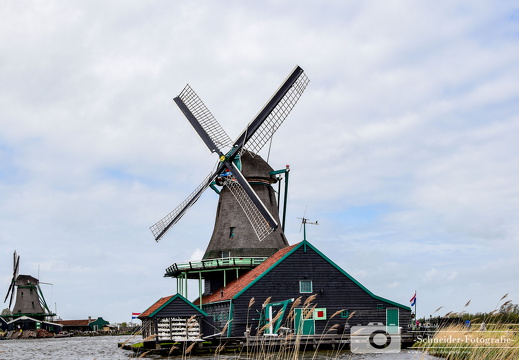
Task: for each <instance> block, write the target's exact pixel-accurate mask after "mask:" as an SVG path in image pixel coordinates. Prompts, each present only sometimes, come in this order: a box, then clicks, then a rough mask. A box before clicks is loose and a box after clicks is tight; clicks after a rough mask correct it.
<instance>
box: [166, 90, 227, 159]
mask: <svg viewBox="0 0 519 360" xmlns="http://www.w3.org/2000/svg"><path fill="white" fill-rule="evenodd" d="M174 101H175V103H176V104H177V106H178V107H179V108H180V110H182V112H183V113H184V115H185V116H186V118H187V119H188V120H189V122H190V123H191V125H192V126H193V127H194V128H195V130H196V132H197V133H198V135H199V136H200V137H201V138H202V140H203V141H204V142H205V144H206V145H207V147H208V148H209V150H210V151H211V152H215V151H217V150H218V147H220V148H222V147H230V146H231V145H232V141H231V138H230V137H229V135H227V133H226V132H225V130H224V129H223V128H222V127H221V126H220V124H219V123H218V121H216V119H215V118H214V116H213V114H211V112H210V111H209V109H208V108H207V107H206V106H205V104H204V103H203V101H202V100H201V99H200V98H199V97H198V95H197V94H196V93H195V92H194V91H193V89H191V87H190V86H189V84H188V85H186V87H185V88H184V90H182V92H181V93H180V95H179V96H178V97H176V98H175V99H174ZM201 129H203V131H200V130H201Z"/></svg>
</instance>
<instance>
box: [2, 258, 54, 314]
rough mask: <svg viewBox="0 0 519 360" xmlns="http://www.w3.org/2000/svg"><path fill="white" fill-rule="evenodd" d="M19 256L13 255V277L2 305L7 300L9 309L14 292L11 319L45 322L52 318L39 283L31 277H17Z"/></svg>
mask: <svg viewBox="0 0 519 360" xmlns="http://www.w3.org/2000/svg"><path fill="white" fill-rule="evenodd" d="M19 266H20V256H19V255H17V254H16V251H15V252H14V255H13V277H12V279H11V284H10V286H9V289H8V290H7V295H6V296H5V299H4V303H5V302H6V301H7V299H8V298H10V299H9V308H11V305H12V303H13V298H14V294H15V291H16V301H15V303H14V307H13V308H12V310H11V315H10V316H11V317H13V318H18V317H22V316H28V317H30V318H32V319H35V320H46V319H47V317H51V316H54V315H55V314H53V313H52V312H51V311H50V310H49V308H48V306H47V303H46V302H45V298H44V297H43V292H42V291H41V288H40V281H39V280H38V279H36V278H35V277H33V276H31V275H19Z"/></svg>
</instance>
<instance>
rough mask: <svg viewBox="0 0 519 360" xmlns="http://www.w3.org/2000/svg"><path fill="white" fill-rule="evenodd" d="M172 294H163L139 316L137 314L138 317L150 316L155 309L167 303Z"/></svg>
mask: <svg viewBox="0 0 519 360" xmlns="http://www.w3.org/2000/svg"><path fill="white" fill-rule="evenodd" d="M173 296H174V295H170V296H165V297H162V298H160V299H159V300H158V301H157V302H155V303H154V304H153V305H151V306H150V307H149V308H147V309H146V310H145V311H143V312H142V313H141V314H140V315H139V316H137V318H138V319H143V318H145V317H148V316H150V315H151V314H153V313H154V312H155V311H157V310H158V309H160V308H161V307H162V306H163V305H164V304H165V303H167V302H168V301H169V300H171V298H172V297H173Z"/></svg>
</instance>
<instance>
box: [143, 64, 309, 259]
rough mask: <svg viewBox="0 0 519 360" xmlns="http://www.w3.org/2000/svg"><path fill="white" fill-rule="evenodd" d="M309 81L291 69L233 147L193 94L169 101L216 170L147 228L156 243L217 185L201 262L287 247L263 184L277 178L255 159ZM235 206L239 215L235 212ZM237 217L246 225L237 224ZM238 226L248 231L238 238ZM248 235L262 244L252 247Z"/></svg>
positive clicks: (300, 71) (185, 92) (272, 200)
mask: <svg viewBox="0 0 519 360" xmlns="http://www.w3.org/2000/svg"><path fill="white" fill-rule="evenodd" d="M308 82H309V80H308V78H307V77H306V75H305V74H304V72H303V69H301V68H300V67H299V66H296V67H295V69H294V70H293V71H292V72H291V73H290V75H289V76H288V77H287V79H286V80H285V81H284V82H283V84H282V85H281V86H280V87H279V89H278V90H277V91H276V92H275V93H274V95H273V96H272V97H271V98H270V100H269V101H268V102H267V103H266V105H265V106H264V107H263V108H262V110H261V111H260V112H259V113H258V114H257V115H256V116H255V117H254V119H253V120H252V121H251V122H250V123H249V124H248V125H247V126H246V127H245V129H244V130H243V131H242V133H241V134H240V135H239V136H238V137H237V138H236V140H235V141H234V142H233V141H231V139H230V137H229V136H228V135H227V133H226V132H225V131H224V130H223V128H222V127H221V126H220V124H219V123H218V122H217V121H216V119H215V118H214V117H213V115H212V114H211V112H210V111H209V109H208V108H207V107H206V106H205V104H204V103H203V102H202V100H201V99H200V98H199V97H198V95H197V94H196V93H195V92H194V91H193V89H192V88H191V87H190V86H189V85H186V87H185V88H184V89H183V90H182V92H181V93H180V95H179V96H177V97H176V98H174V101H175V103H176V104H177V106H178V107H179V108H180V110H181V111H182V113H183V114H184V116H185V117H186V118H187V120H188V121H189V122H190V124H191V125H192V126H193V128H194V129H195V131H196V132H197V133H198V135H199V136H200V138H201V139H202V140H203V142H204V143H205V144H206V146H207V147H208V148H209V151H211V152H212V153H216V154H217V155H218V162H217V164H216V167H215V170H214V171H212V172H210V173H209V175H208V176H207V177H206V178H205V179H204V180H203V181H202V183H201V184H200V185H199V186H198V187H197V188H196V189H195V190H194V191H193V192H192V193H191V195H189V196H188V197H187V198H186V199H185V200H184V201H183V202H182V203H181V204H180V205H179V206H178V207H177V208H175V209H174V210H173V211H172V212H170V213H169V214H168V215H166V216H165V217H164V218H162V219H161V220H160V221H158V222H157V223H156V224H155V225H153V226H151V227H150V229H151V231H152V233H153V235H154V236H155V240H156V241H159V240H160V239H161V238H162V237H163V236H164V234H165V233H166V232H167V231H168V230H169V229H170V228H171V227H172V226H173V225H175V224H176V223H177V222H178V221H179V220H180V219H181V218H182V216H183V215H184V214H185V213H186V211H187V210H188V209H189V208H190V207H191V206H192V205H193V204H194V203H195V202H196V201H197V200H198V199H199V198H200V196H201V195H202V193H203V192H204V191H205V190H206V189H207V188H208V187H209V186H211V187H213V186H214V184H216V185H219V186H222V190H221V192H220V198H219V203H218V210H217V216H216V221H215V228H214V231H213V236H212V237H211V241H210V242H209V246H208V249H207V250H206V253H205V255H204V258H211V257H216V256H219V255H222V256H223V255H224V254H226V253H228V252H231V251H232V252H233V255H240V256H243V255H245V256H260V255H261V256H269V255H271V254H272V253H274V252H275V251H276V250H278V249H280V248H282V247H285V246H287V245H288V242H287V241H286V238H285V236H284V234H283V233H282V231H277V233H279V234H278V235H277V236H275V235H274V234H273V231H274V230H275V229H276V228H278V224H279V215H278V213H277V206H276V205H275V202H276V201H275V196H274V191H273V190H272V189H271V187H270V186H264V185H270V184H272V183H274V182H275V181H276V177H275V176H272V175H271V174H269V173H270V172H272V168H271V167H270V166H269V165H268V164H267V163H266V162H265V161H264V160H263V159H262V158H261V157H260V156H259V155H257V154H258V152H259V151H260V150H261V149H262V148H263V146H264V145H265V144H266V143H267V142H268V141H269V140H270V139H271V138H272V136H273V135H274V133H275V131H276V130H277V129H278V128H279V126H280V125H281V124H282V123H283V121H284V120H285V118H286V117H287V116H288V114H289V113H290V111H291V110H292V108H293V107H294V106H295V104H296V103H297V101H298V100H299V98H300V96H301V94H302V93H303V91H304V89H305V88H306V86H307V84H308ZM231 195H232V196H231ZM231 199H234V200H231ZM236 203H237V204H238V205H239V207H238V210H239V208H241V209H242V211H238V210H236V207H235V206H234V204H236ZM238 212H239V214H238ZM242 215H244V216H245V221H242V218H241V216H242ZM233 223H234V226H233ZM244 223H246V225H244ZM240 226H241V227H242V228H243V227H244V226H246V227H247V229H250V231H247V229H245V228H243V229H242V230H243V231H242V233H241V234H239V231H238V230H240V229H238V227H240ZM233 231H236V234H235V233H233ZM244 232H245V233H246V234H243V233H244ZM251 234H253V236H254V237H256V238H257V239H258V240H259V242H263V243H262V244H261V245H254V244H252V242H251V237H252V236H251ZM239 252H241V254H239ZM265 252H266V253H265Z"/></svg>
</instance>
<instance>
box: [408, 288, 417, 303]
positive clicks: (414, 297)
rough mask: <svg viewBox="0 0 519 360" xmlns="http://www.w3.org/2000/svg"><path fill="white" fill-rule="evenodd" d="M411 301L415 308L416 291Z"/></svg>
mask: <svg viewBox="0 0 519 360" xmlns="http://www.w3.org/2000/svg"><path fill="white" fill-rule="evenodd" d="M409 301H410V302H411V306H415V304H416V291H415V292H414V295H413V297H412V298H411V300H409Z"/></svg>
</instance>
